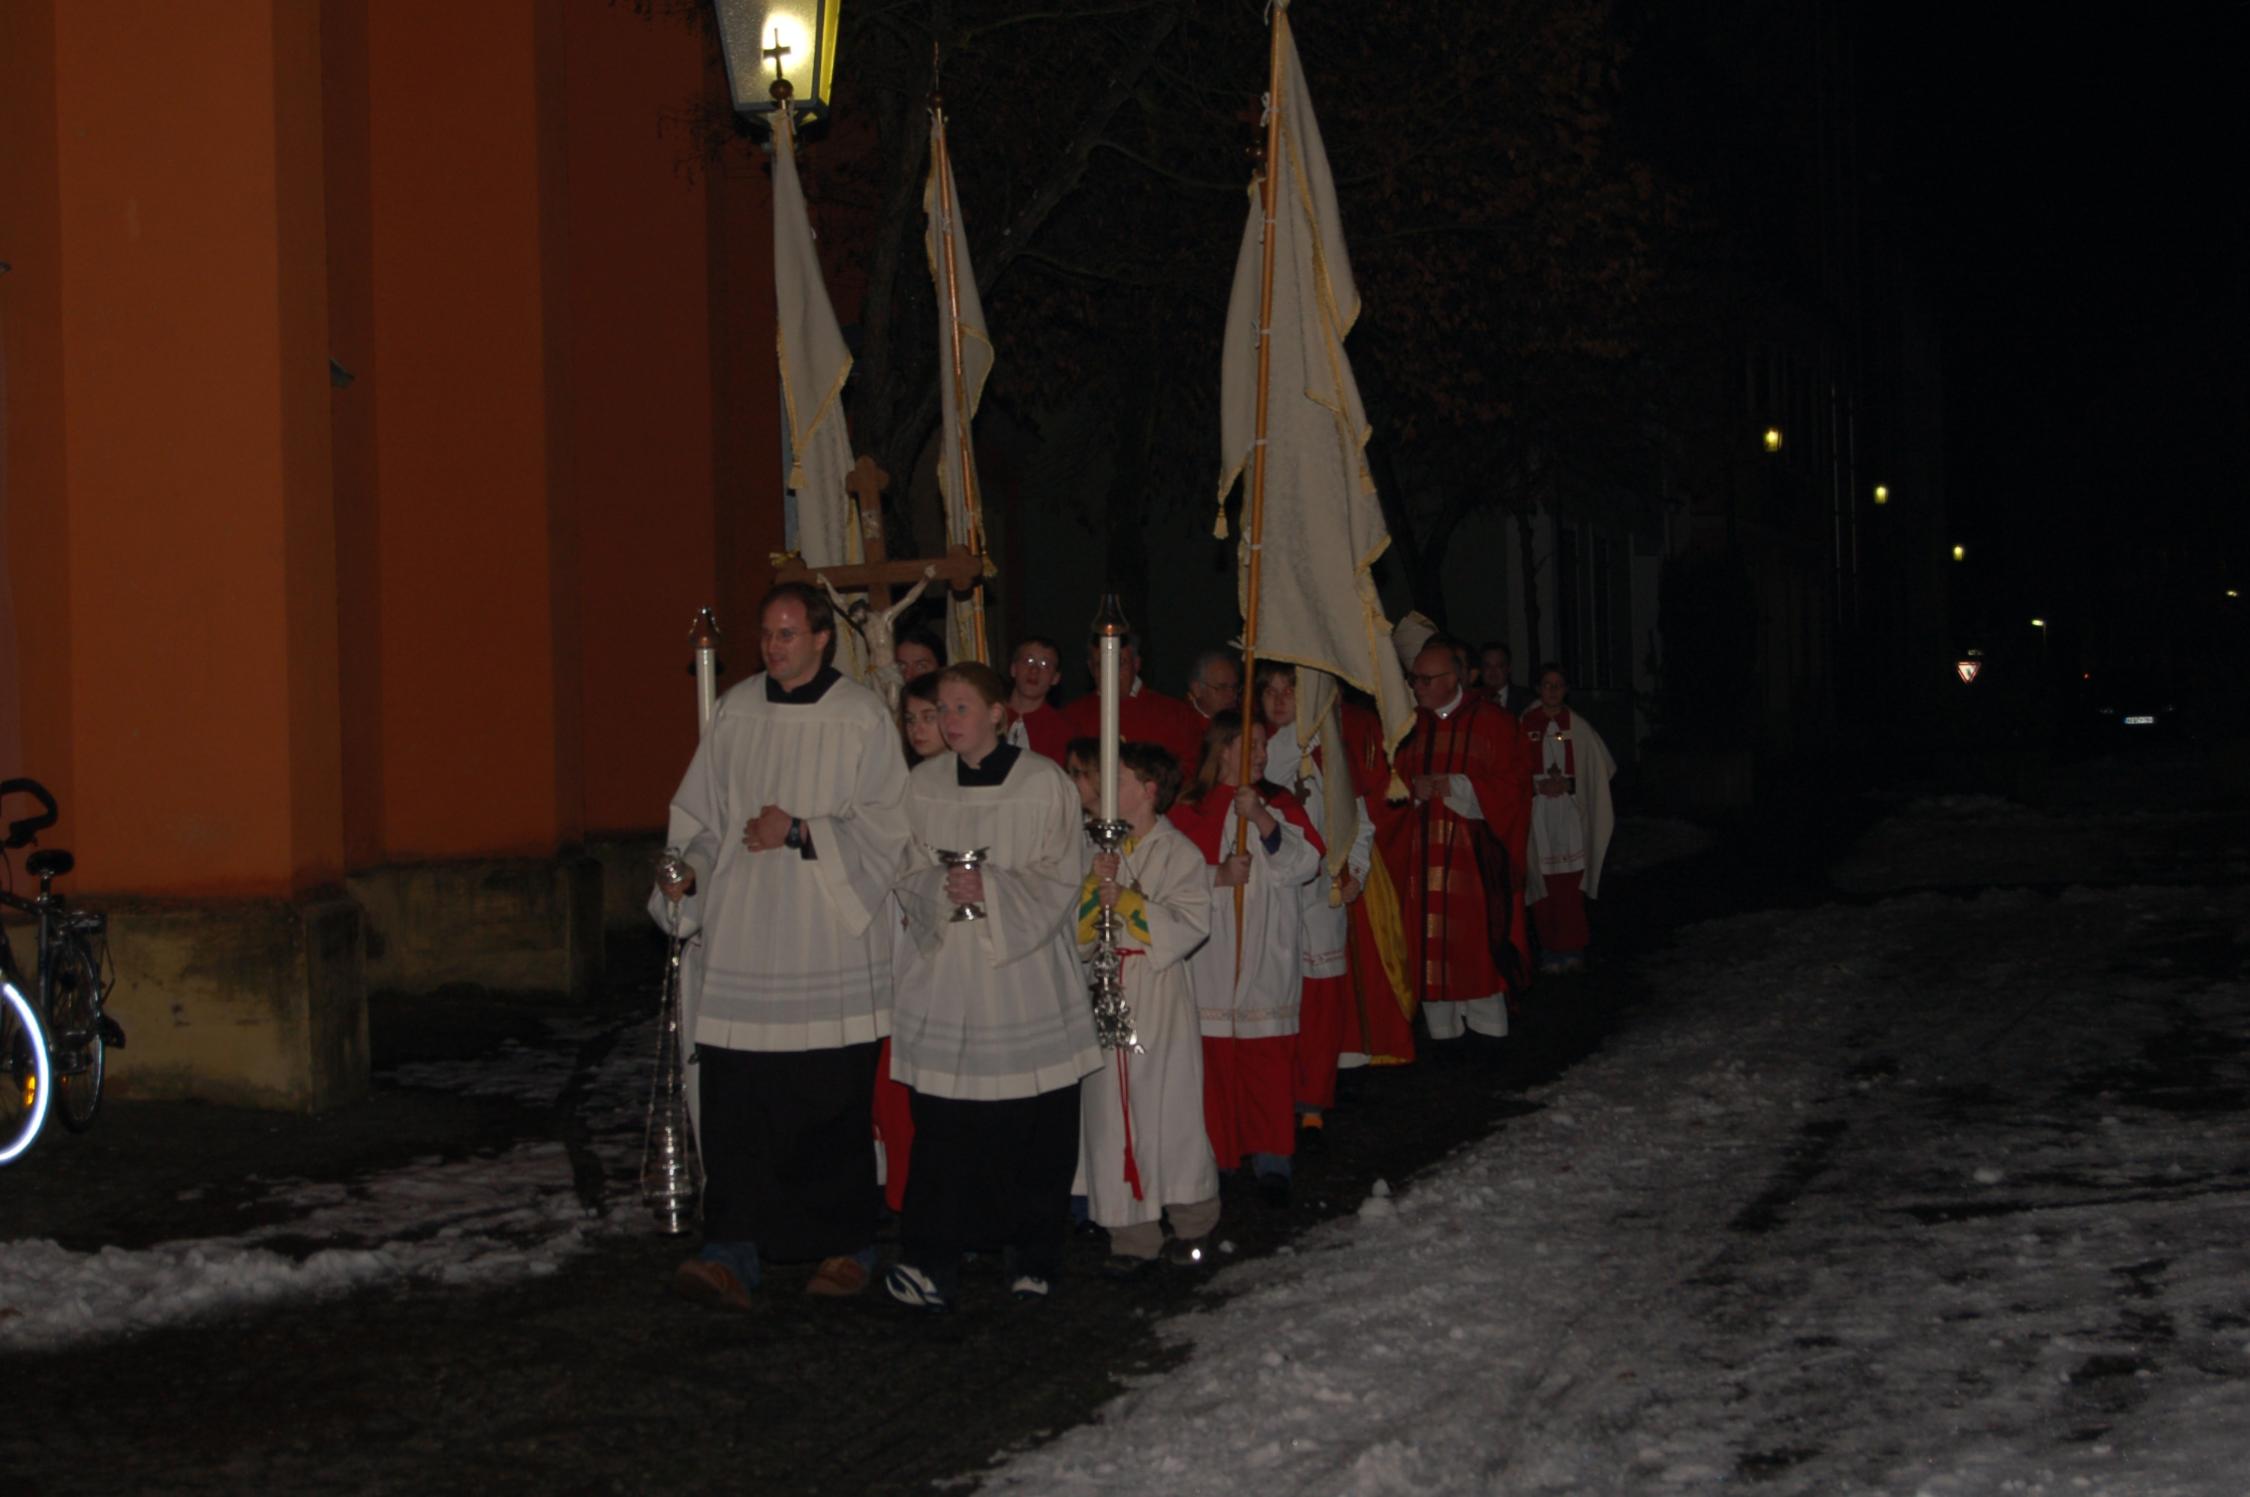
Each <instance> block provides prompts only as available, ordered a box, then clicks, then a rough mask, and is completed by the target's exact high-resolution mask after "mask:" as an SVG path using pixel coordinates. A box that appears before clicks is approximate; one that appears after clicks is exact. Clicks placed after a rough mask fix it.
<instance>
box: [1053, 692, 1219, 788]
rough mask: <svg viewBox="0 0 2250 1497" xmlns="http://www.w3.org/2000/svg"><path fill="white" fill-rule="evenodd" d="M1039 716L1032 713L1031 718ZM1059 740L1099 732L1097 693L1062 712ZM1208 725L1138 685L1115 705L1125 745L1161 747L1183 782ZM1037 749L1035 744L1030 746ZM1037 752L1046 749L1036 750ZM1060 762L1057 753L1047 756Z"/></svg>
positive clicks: (1198, 763)
mask: <svg viewBox="0 0 2250 1497" xmlns="http://www.w3.org/2000/svg"><path fill="white" fill-rule="evenodd" d="M1038 715H1040V714H1035V717H1036V716H1038ZM1060 716H1061V718H1062V726H1063V734H1062V741H1063V742H1064V743H1068V742H1069V741H1070V740H1071V739H1073V738H1098V737H1100V736H1101V731H1102V699H1101V693H1100V692H1088V693H1087V694H1086V695H1084V696H1082V697H1080V698H1079V699H1078V700H1077V701H1075V702H1072V703H1071V704H1070V705H1069V706H1067V707H1065V708H1063V709H1062V712H1061V714H1060ZM1208 726H1209V724H1207V723H1206V722H1204V720H1203V714H1202V713H1200V712H1198V711H1196V710H1195V709H1194V708H1193V707H1190V706H1189V705H1188V704H1187V703H1185V702H1183V701H1181V700H1180V699H1179V698H1178V697H1168V696H1166V695H1164V693H1163V692H1161V691H1151V690H1150V689H1149V688H1148V687H1146V686H1141V687H1140V689H1139V690H1137V691H1128V692H1127V693H1126V694H1125V696H1124V699H1123V700H1121V701H1120V702H1119V703H1118V704H1117V731H1118V733H1119V734H1120V735H1121V736H1122V737H1123V738H1124V739H1125V741H1126V742H1128V743H1154V744H1158V745H1161V746H1162V747H1163V748H1164V749H1165V750H1166V751H1168V752H1169V753H1170V754H1171V755H1172V757H1173V758H1175V759H1177V760H1179V761H1180V779H1181V781H1182V782H1183V783H1184V782H1187V781H1190V780H1193V779H1194V778H1195V772H1196V770H1197V769H1199V768H1201V767H1202V764H1203V731H1204V729H1205V728H1206V727H1208ZM1032 747H1033V748H1034V749H1039V745H1038V743H1037V742H1036V741H1035V742H1033V744H1032ZM1039 751H1040V752H1041V753H1045V752H1046V750H1044V749H1039ZM1049 757H1050V758H1052V759H1054V760H1055V761H1056V762H1057V763H1060V762H1062V754H1061V751H1060V750H1058V751H1057V752H1055V753H1054V754H1051V755H1049Z"/></svg>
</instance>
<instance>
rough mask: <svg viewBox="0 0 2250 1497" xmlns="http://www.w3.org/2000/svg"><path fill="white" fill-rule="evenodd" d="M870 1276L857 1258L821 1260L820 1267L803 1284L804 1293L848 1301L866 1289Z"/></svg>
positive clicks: (865, 1266)
mask: <svg viewBox="0 0 2250 1497" xmlns="http://www.w3.org/2000/svg"><path fill="white" fill-rule="evenodd" d="M869 1277H870V1275H869V1274H868V1271H867V1265H866V1264H864V1263H862V1262H860V1261H859V1260H858V1259H857V1258H853V1257H850V1256H848V1255H847V1256H839V1257H835V1258H823V1259H821V1260H820V1267H819V1268H817V1269H815V1270H814V1271H813V1276H812V1278H811V1279H810V1280H809V1281H808V1282H807V1283H806V1284H805V1293H807V1294H817V1295H821V1296H824V1297H826V1298H829V1299H848V1298H849V1297H851V1296H852V1295H855V1294H858V1293H859V1292H860V1291H861V1290H863V1289H865V1288H866V1287H867V1281H868V1278H869Z"/></svg>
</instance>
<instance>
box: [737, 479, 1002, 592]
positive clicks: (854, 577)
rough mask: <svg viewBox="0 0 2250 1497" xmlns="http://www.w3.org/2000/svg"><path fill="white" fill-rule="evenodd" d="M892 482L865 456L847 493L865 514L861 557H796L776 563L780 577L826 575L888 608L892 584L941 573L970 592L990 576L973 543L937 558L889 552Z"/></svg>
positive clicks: (814, 579)
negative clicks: (886, 522)
mask: <svg viewBox="0 0 2250 1497" xmlns="http://www.w3.org/2000/svg"><path fill="white" fill-rule="evenodd" d="M890 486H891V475H890V474H888V473H885V472H884V471H883V469H882V466H881V465H880V464H878V463H877V462H876V461H875V459H873V458H871V457H862V458H861V459H860V460H859V461H858V462H857V463H855V464H853V465H852V471H851V476H850V477H848V478H846V479H845V480H844V492H845V493H847V494H849V495H851V498H852V510H853V513H854V514H855V515H857V517H858V519H859V554H860V560H858V561H856V562H853V563H850V564H849V565H842V566H832V567H819V568H814V567H809V566H807V565H805V561H804V558H803V557H801V556H791V557H789V558H788V559H787V560H785V561H784V562H782V563H781V564H780V565H779V566H777V567H775V568H774V574H773V578H774V581H776V582H805V583H810V584H812V585H813V586H815V587H817V586H819V585H820V581H821V579H822V578H826V579H827V581H828V584H829V585H830V586H831V587H834V588H835V589H836V590H837V591H838V592H845V591H848V590H850V589H852V588H864V589H866V592H867V606H868V608H869V609H870V610H871V611H872V612H875V613H878V614H880V613H887V612H889V611H890V606H891V589H893V588H894V587H912V586H913V585H914V584H915V583H917V582H919V581H921V580H922V579H923V578H924V577H926V576H928V577H937V578H940V579H942V580H943V581H944V582H945V585H946V586H948V587H950V588H953V589H955V590H956V591H962V592H965V591H967V590H968V589H969V588H972V587H974V586H976V584H977V582H978V581H979V580H980V579H982V578H983V576H984V558H983V557H981V556H979V555H977V554H976V553H975V552H974V551H971V550H970V549H969V548H968V547H967V546H964V545H960V544H958V543H956V544H955V545H952V546H949V547H947V548H946V552H945V555H943V556H941V557H938V558H936V559H935V560H922V561H913V560H906V561H894V560H892V559H891V558H890V557H888V556H886V555H884V553H883V490H885V489H887V488H889V487H890Z"/></svg>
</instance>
